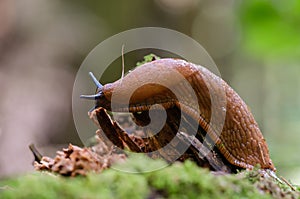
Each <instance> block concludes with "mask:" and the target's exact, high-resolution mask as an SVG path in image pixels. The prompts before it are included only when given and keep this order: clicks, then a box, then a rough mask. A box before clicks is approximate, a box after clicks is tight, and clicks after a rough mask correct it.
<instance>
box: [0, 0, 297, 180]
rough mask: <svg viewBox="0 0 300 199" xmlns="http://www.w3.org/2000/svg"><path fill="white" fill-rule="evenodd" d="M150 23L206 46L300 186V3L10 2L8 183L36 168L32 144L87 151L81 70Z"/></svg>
mask: <svg viewBox="0 0 300 199" xmlns="http://www.w3.org/2000/svg"><path fill="white" fill-rule="evenodd" d="M145 26H156V27H164V28H171V29H174V30H177V31H180V32H182V33H184V34H187V35H188V36H190V37H192V38H194V39H195V40H196V41H198V42H199V43H200V44H202V45H203V46H204V48H205V49H206V50H207V51H208V53H209V54H210V55H211V56H212V58H213V59H214V61H215V62H216V64H217V66H218V68H219V70H220V72H221V74H222V78H223V79H225V80H226V81H227V82H228V83H229V84H230V85H231V86H232V87H233V88H234V89H235V90H236V91H237V92H238V93H239V94H240V96H241V97H242V98H243V99H244V100H245V101H246V103H247V104H248V106H249V107H250V108H251V110H252V112H253V114H254V116H255V118H256V119H257V121H258V123H259V125H260V128H261V130H262V132H263V134H264V136H265V138H266V140H267V142H268V144H269V148H270V153H271V157H272V160H273V162H274V163H275V165H276V167H277V170H278V174H279V175H282V176H284V177H285V178H286V179H290V180H291V181H292V182H294V183H297V184H300V155H299V154H298V153H299V151H300V77H299V76H300V67H299V63H300V62H299V61H300V37H299V35H300V1H299V0H286V1H279V0H252V1H241V0H213V1H212V0H185V1H182V0H153V1H141V0H130V1H129V0H128V1H125V0H123V1H122V0H121V1H120V0H118V1H117V0H111V1H97V0H86V1H81V0H72V1H71V0H64V1H61V0H52V1H45V0H1V1H0V96H1V97H0V176H1V177H4V176H11V175H16V174H20V173H24V172H26V171H32V170H33V167H32V165H31V163H32V161H33V156H32V154H31V153H30V151H29V149H28V145H29V144H31V143H35V144H36V146H37V147H38V148H39V149H40V150H41V151H42V152H43V153H44V154H46V155H50V156H53V155H54V153H55V150H57V149H60V148H61V147H64V146H67V144H68V143H70V142H71V143H73V144H78V145H80V144H81V141H80V139H79V138H78V135H77V133H76V129H75V127H74V122H73V119H72V108H71V104H72V98H71V96H72V89H73V83H74V79H75V76H76V72H77V69H78V68H79V67H80V65H81V62H82V61H83V60H84V58H85V57H86V56H87V54H88V53H89V52H90V51H91V50H92V49H93V48H94V47H95V46H96V45H97V44H98V43H100V42H101V41H103V40H105V39H107V38H108V37H110V36H112V35H114V34H117V33H119V32H121V31H125V30H128V29H131V28H137V27H145ZM145 39H147V38H145ZM142 56H143V55H141V54H140V55H137V56H136V57H134V56H129V57H128V58H126V55H125V59H126V62H127V63H135V62H136V61H138V60H141V59H142ZM99 64H101V63H99ZM117 64H120V62H118V63H117ZM118 72H119V71H118ZM117 75H119V73H118V74H117ZM91 125H93V124H92V123H91Z"/></svg>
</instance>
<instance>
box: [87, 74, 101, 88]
mask: <svg viewBox="0 0 300 199" xmlns="http://www.w3.org/2000/svg"><path fill="white" fill-rule="evenodd" d="M89 75H90V76H91V78H92V80H93V82H94V83H95V85H96V86H97V88H98V89H99V90H100V89H102V87H103V86H102V84H101V83H100V82H99V81H98V80H97V78H96V77H95V76H94V74H93V73H92V72H89Z"/></svg>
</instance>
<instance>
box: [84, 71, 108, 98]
mask: <svg viewBox="0 0 300 199" xmlns="http://www.w3.org/2000/svg"><path fill="white" fill-rule="evenodd" d="M89 75H90V77H91V78H92V80H93V82H94V84H95V85H96V86H97V90H98V91H99V92H98V93H96V94H94V95H80V98H84V99H90V100H96V99H98V98H100V97H101V96H102V88H103V86H102V84H101V83H100V82H99V81H98V80H97V78H96V77H95V75H94V74H93V73H92V72H89Z"/></svg>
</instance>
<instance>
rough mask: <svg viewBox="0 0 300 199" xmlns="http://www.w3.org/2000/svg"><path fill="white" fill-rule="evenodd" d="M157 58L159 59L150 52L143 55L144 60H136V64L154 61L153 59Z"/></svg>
mask: <svg viewBox="0 0 300 199" xmlns="http://www.w3.org/2000/svg"><path fill="white" fill-rule="evenodd" d="M158 59H160V57H159V56H157V55H155V54H152V53H151V54H149V55H146V56H144V60H143V61H141V62H137V63H136V66H140V65H143V64H145V63H148V62H151V61H154V60H158Z"/></svg>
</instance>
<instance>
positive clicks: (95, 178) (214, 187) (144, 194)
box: [0, 157, 272, 199]
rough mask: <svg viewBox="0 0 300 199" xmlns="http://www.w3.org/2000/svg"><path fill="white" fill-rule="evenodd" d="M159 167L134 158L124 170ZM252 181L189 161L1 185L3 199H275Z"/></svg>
mask: <svg viewBox="0 0 300 199" xmlns="http://www.w3.org/2000/svg"><path fill="white" fill-rule="evenodd" d="M159 164H160V163H159ZM159 164H158V163H157V160H151V159H147V158H136V157H133V158H129V164H124V170H126V169H127V167H128V166H130V167H132V168H133V171H134V170H135V171H136V172H138V171H140V170H141V168H142V167H145V165H147V166H149V165H159ZM119 168H122V166H120V165H119ZM249 178H251V179H254V178H253V177H249V175H248V176H247V175H246V174H243V173H240V174H237V175H214V174H212V173H211V172H209V171H208V170H206V169H203V168H199V167H198V166H197V165H195V164H194V163H192V162H190V161H186V162H185V163H184V164H182V163H174V164H173V165H171V166H167V167H165V168H163V169H160V170H157V171H153V172H148V173H142V174H134V173H128V172H127V173H126V172H121V171H118V170H116V169H108V170H105V171H103V172H102V173H100V174H95V173H90V174H89V175H88V176H87V177H75V178H68V177H62V176H56V175H53V174H49V173H31V174H28V175H25V176H21V177H18V178H15V179H9V180H5V181H2V182H0V198H4V199H6V198H14V199H15V198H23V199H26V198H28V199H29V198H30V199H31V198H45V199H47V198H82V199H83V198H84V199H89V198H93V199H94V198H237V199H238V198H255V199H259V198H272V197H271V196H270V195H269V194H266V193H263V192H262V191H259V190H258V189H257V188H256V186H255V180H252V181H250V180H249ZM1 187H2V188H1Z"/></svg>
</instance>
